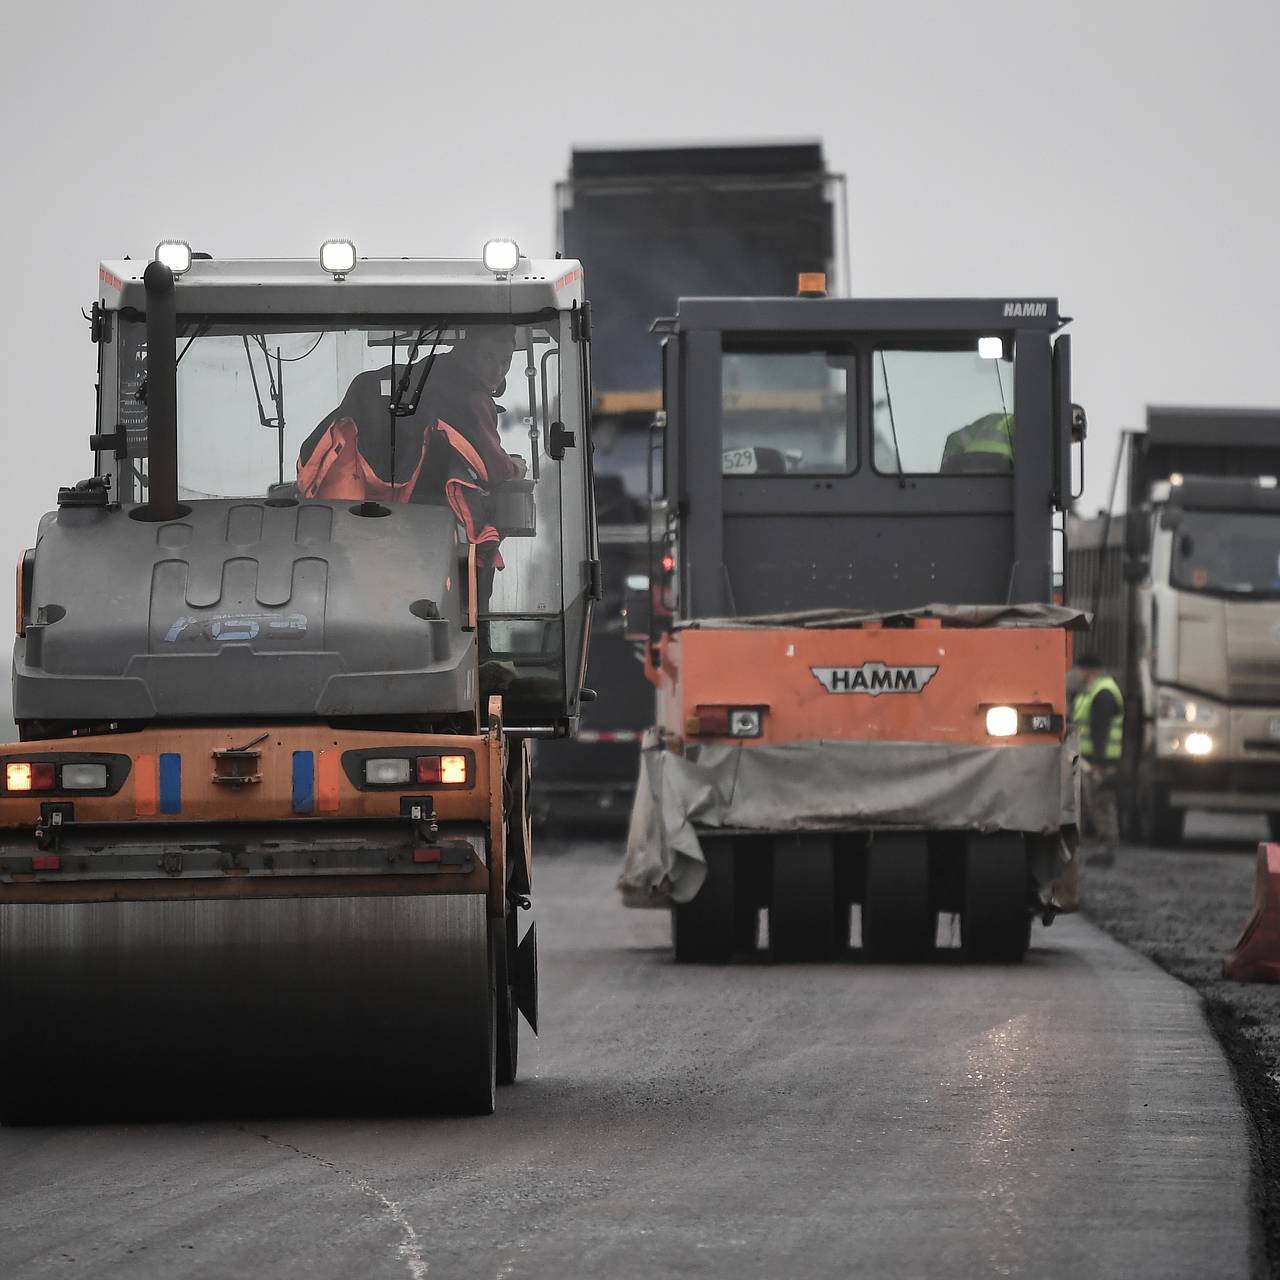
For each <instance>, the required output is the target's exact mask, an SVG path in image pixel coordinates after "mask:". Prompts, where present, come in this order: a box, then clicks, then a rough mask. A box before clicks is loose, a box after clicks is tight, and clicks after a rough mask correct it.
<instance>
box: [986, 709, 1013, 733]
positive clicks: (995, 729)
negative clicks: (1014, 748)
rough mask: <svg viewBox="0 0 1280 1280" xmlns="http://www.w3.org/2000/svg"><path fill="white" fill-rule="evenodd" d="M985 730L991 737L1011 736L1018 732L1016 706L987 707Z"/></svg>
mask: <svg viewBox="0 0 1280 1280" xmlns="http://www.w3.org/2000/svg"><path fill="white" fill-rule="evenodd" d="M987 732H988V733H989V734H990V735H991V736H992V737H993V738H1012V737H1013V735H1014V734H1015V733H1017V732H1018V708H1017V707H988V708H987Z"/></svg>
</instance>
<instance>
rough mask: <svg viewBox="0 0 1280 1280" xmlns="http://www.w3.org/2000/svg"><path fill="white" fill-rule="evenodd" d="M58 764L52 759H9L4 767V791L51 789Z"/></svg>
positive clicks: (55, 779)
mask: <svg viewBox="0 0 1280 1280" xmlns="http://www.w3.org/2000/svg"><path fill="white" fill-rule="evenodd" d="M57 785H58V766H57V765H55V764H54V763H53V761H52V760H10V761H9V763H8V764H6V765H5V767H4V787H5V790H6V791H52V790H54V788H55V787H56V786H57Z"/></svg>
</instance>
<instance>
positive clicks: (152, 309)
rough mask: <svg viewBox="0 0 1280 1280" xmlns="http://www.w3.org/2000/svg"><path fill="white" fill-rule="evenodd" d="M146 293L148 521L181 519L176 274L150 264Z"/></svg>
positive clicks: (161, 265)
mask: <svg viewBox="0 0 1280 1280" xmlns="http://www.w3.org/2000/svg"><path fill="white" fill-rule="evenodd" d="M142 283H143V287H144V288H145V289H146V291H147V503H146V506H145V507H144V508H143V509H142V511H141V512H140V513H139V515H140V516H141V517H142V518H143V519H146V520H156V521H160V520H176V519H177V518H178V515H179V510H178V369H177V356H178V350H177V348H178V308H177V303H176V301H175V299H174V293H173V272H172V271H171V270H170V269H169V268H168V267H167V266H166V265H165V264H164V263H163V262H151V263H148V264H147V269H146V271H145V272H144V273H143V276H142Z"/></svg>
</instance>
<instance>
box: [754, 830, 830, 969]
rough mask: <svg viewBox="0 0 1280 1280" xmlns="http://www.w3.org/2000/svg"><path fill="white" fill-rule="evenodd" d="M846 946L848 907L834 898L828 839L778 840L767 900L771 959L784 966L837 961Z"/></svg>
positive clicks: (822, 837) (781, 837)
mask: <svg viewBox="0 0 1280 1280" xmlns="http://www.w3.org/2000/svg"><path fill="white" fill-rule="evenodd" d="M842 920H843V928H842V927H841V921H842ZM848 943H849V905H848V903H847V902H843V901H838V900H837V898H836V873H835V849H834V846H833V843H832V841H831V839H830V837H827V836H790V837H787V836H779V837H778V838H777V839H776V840H775V841H774V845H773V875H772V886H771V893H770V896H769V950H770V951H771V952H772V953H773V958H774V959H775V960H779V961H782V962H783V963H784V964H787V963H802V964H803V963H821V962H824V961H830V960H834V959H836V957H837V956H839V955H841V954H842V953H843V952H844V950H845V949H846V948H847V947H848Z"/></svg>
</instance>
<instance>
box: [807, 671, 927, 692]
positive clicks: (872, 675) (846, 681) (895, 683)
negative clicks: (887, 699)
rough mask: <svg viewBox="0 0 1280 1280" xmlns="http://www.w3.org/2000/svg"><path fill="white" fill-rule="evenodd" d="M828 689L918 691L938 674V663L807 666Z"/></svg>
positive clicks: (844, 690) (837, 690)
mask: <svg viewBox="0 0 1280 1280" xmlns="http://www.w3.org/2000/svg"><path fill="white" fill-rule="evenodd" d="M809 670H810V671H812V672H813V674H814V675H815V676H816V677H817V680H818V683H819V684H820V685H821V686H822V687H823V688H824V689H825V690H826V691H827V692H828V693H869V694H870V695H871V696H872V697H873V698H878V697H879V696H880V695H881V694H882V693H919V692H920V690H921V689H923V688H924V687H925V685H927V684H928V683H929V681H930V680H932V679H933V677H934V676H935V675H936V674H937V671H938V668H937V667H886V666H885V664H884V663H883V662H864V663H863V664H862V666H860V667H810V668H809Z"/></svg>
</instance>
